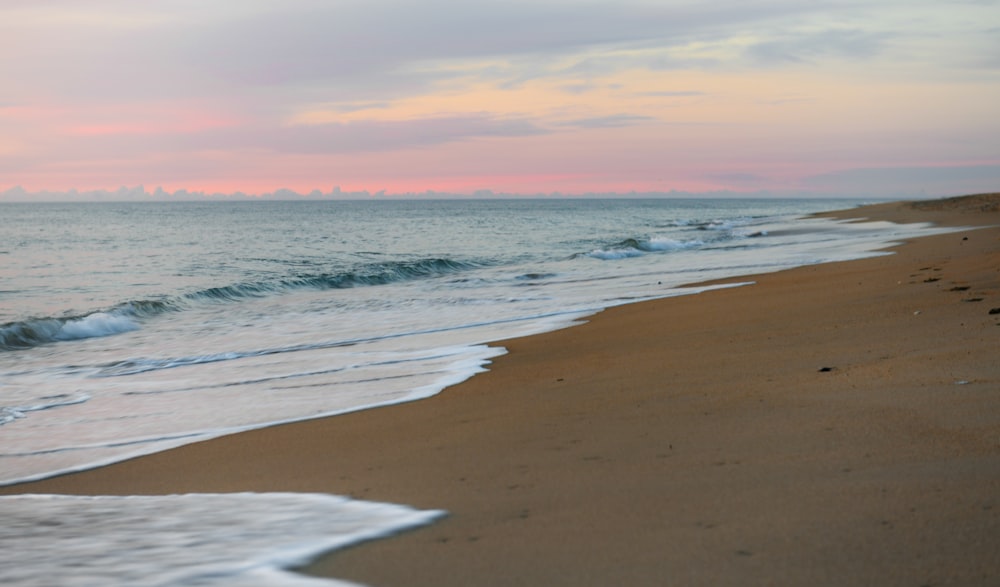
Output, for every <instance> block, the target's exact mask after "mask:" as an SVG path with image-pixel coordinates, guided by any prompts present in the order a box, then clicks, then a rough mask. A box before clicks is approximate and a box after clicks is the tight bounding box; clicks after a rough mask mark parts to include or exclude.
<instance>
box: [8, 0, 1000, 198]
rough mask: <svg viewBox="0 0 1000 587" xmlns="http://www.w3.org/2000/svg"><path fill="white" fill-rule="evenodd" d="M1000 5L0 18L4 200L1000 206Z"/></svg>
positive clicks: (144, 11) (306, 2)
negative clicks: (867, 201) (948, 199)
mask: <svg viewBox="0 0 1000 587" xmlns="http://www.w3.org/2000/svg"><path fill="white" fill-rule="evenodd" d="M998 105H1000V0H932V1H928V0H899V1H896V0H859V1H847V0H844V1H841V0H810V1H809V2H803V1H802V0H713V1H712V2H707V1H701V2H691V1H686V0H655V1H654V0H613V1H606V0H597V1H588V0H530V1H524V0H421V1H419V2H411V1H404V0H213V1H211V2H206V1H204V0H171V1H163V0H144V1H142V2H136V1H134V0H0V193H2V192H3V191H4V190H11V189H12V188H15V187H19V188H22V189H23V190H27V191H28V192H37V191H46V190H48V191H66V190H114V189H117V188H118V187H119V186H145V187H144V189H145V190H148V191H152V190H153V189H155V188H156V187H160V188H163V189H165V190H167V191H168V192H170V191H176V190H194V191H203V192H218V193H230V192H237V191H239V192H245V193H250V194H259V193H265V192H271V191H274V190H278V189H279V188H287V189H291V190H296V191H299V192H302V193H305V192H309V191H311V190H319V191H320V192H323V193H326V192H331V191H333V190H334V188H335V187H336V188H339V189H341V190H344V191H361V190H368V191H372V192H375V191H380V190H384V191H386V192H388V193H390V194H391V193H420V192H425V191H437V192H449V193H473V192H475V191H477V190H492V191H494V192H498V193H513V194H534V193H554V192H559V193H565V194H582V193H609V192H615V193H629V192H668V191H671V190H675V191H682V192H694V193H697V192H715V191H732V192H747V193H754V192H769V193H789V194H803V195H808V194H834V195H864V196H869V195H874V196H896V195H903V196H915V197H917V196H923V195H956V194H961V193H971V192H981V191H996V190H1000V106H998Z"/></svg>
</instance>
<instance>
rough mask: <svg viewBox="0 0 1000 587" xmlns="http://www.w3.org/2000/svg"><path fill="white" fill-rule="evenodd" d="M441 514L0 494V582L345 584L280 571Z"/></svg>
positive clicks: (337, 501)
mask: <svg viewBox="0 0 1000 587" xmlns="http://www.w3.org/2000/svg"><path fill="white" fill-rule="evenodd" d="M442 515H443V512H440V511H430V510H427V511H421V510H415V509H413V508H409V507H406V506H400V505H391V504H384V503H376V502H366V501H357V500H351V499H348V498H346V497H338V496H332V495H323V494H296V493H236V494H187V495H169V496H129V497H109V496H101V497H81V496H65V495H21V496H7V497H0V520H3V523H2V524H0V584H2V585H5V586H7V587H40V586H43V585H59V586H61V587H77V586H79V587H83V586H91V585H101V586H102V587H117V586H121V587H126V586H127V587H132V586H134V585H143V586H148V587H173V586H178V587H179V586H181V585H194V584H197V585H204V586H206V587H216V586H222V585H240V586H248V585H249V586H254V587H271V586H279V585H280V586H282V587H288V586H295V587H299V586H302V587H307V586H310V587H320V586H336V585H340V586H345V585H349V583H345V582H343V581H334V580H325V579H314V578H309V577H306V576H304V575H298V574H295V573H292V572H289V571H288V570H287V569H291V568H295V567H298V566H301V565H304V564H306V563H308V562H310V561H311V560H313V559H314V558H316V557H318V556H319V555H321V554H323V553H326V552H329V551H331V550H334V549H338V548H343V547H345V546H348V545H352V544H356V543H358V542H361V541H365V540H372V539H375V538H380V537H384V536H387V535H390V534H393V533H397V532H400V531H402V530H405V529H409V528H414V527H417V526H421V525H425V524H429V523H431V522H432V521H434V520H435V519H437V518H439V517H440V516H442Z"/></svg>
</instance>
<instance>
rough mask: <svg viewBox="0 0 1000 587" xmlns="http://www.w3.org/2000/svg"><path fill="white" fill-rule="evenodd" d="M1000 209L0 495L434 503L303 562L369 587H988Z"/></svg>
mask: <svg viewBox="0 0 1000 587" xmlns="http://www.w3.org/2000/svg"><path fill="white" fill-rule="evenodd" d="M998 204H1000V195H996V194H995V195H992V196H979V197H975V198H965V199H961V200H945V201H935V202H922V203H918V204H915V205H907V204H890V205H881V206H875V207H871V208H865V209H858V210H851V211H847V212H845V213H841V214H840V216H841V217H852V218H853V217H858V216H865V217H870V218H886V219H895V220H899V221H906V222H910V221H925V222H927V221H933V222H938V223H942V224H952V225H977V226H983V228H979V229H977V230H972V231H967V232H961V233H952V234H946V235H942V236H933V237H925V238H921V239H917V240H915V241H913V242H911V243H907V244H905V245H903V246H900V247H898V248H896V249H895V251H896V254H894V255H889V256H883V257H877V258H872V259H866V260H860V261H851V262H846V263H835V264H828V265H819V266H811V267H804V268H799V269H794V270H790V271H784V272H781V273H775V274H768V275H762V276H759V277H756V278H754V279H755V280H756V282H757V283H756V285H752V286H746V287H741V288H733V289H724V290H717V291H712V292H708V293H703V294H699V295H693V296H684V297H680V298H670V299H664V300H659V301H654V302H646V303H641V304H634V305H629V306H623V307H618V308H614V309H611V310H608V311H605V312H603V313H601V314H599V315H597V316H595V317H593V318H592V319H591V320H589V322H588V323H587V324H585V325H583V326H579V327H575V328H571V329H567V330H562V331H558V332H552V333H548V334H543V335H539V336H533V337H529V338H524V339H518V340H513V341H508V342H506V343H504V346H505V347H507V348H508V349H509V351H510V352H509V354H508V355H505V356H503V357H500V358H498V359H496V360H495V361H494V364H493V365H492V366H491V370H490V372H488V373H485V374H482V375H478V376H476V377H474V378H472V379H471V380H469V381H467V382H465V383H463V384H461V385H458V386H455V387H453V388H450V389H448V390H446V391H445V392H443V393H442V394H440V395H438V396H436V397H434V398H431V399H427V400H423V401H420V402H415V403H412V404H405V405H399V406H394V407H388V408H379V409H376V410H370V411H365V412H360V413H355V414H349V415H345V416H338V417H335V418H329V419H322V420H316V421H312V422H305V423H298V424H292V425H286V426H278V427H273V428H268V429H264V430H258V431H254V432H248V433H244V434H238V435H234V436H229V437H225V438H220V439H216V440H212V441H208V442H204V443H200V444H194V445H189V446H186V447H182V448H179V449H176V450H171V451H167V452H164V453H160V454H156V455H152V456H149V457H143V458H139V459H135V460H132V461H128V462H124V463H120V464H117V465H112V466H109V467H104V468H101V469H97V470H93V471H88V472H83V473H78V474H73V475H67V476H62V477H58V478H54V479H49V480H46V481H42V482H37V483H31V484H24V485H20V486H12V487H6V488H0V491H2V492H3V493H17V492H51V493H83V494H90V493H98V494H101V493H103V494H143V493H177V492H195V491H197V492H225V491H319V492H327V493H334V494H345V495H352V496H355V497H359V498H365V499H372V500H378V501H389V502H395V503H404V504H409V505H412V506H415V507H418V508H431V509H445V510H448V511H449V512H450V516H449V517H448V518H446V519H444V520H443V521H441V522H438V523H436V524H434V525H432V526H430V527H427V528H423V529H419V530H415V531H411V532H407V533H404V534H402V535H399V536H396V537H394V538H391V539H387V540H381V541H377V542H373V543H368V544H364V545H360V546H357V547H355V548H352V549H349V550H346V551H343V552H338V553H334V554H333V555H331V556H328V557H326V558H324V559H322V560H320V561H318V562H317V563H316V564H314V565H312V566H311V567H310V568H309V569H307V570H308V571H309V572H312V573H316V574H320V575H328V576H336V577H340V578H345V579H349V580H355V581H360V582H363V583H367V584H371V585H377V586H380V587H392V586H421V585H427V586H430V585H433V586H438V587H440V586H446V587H447V586H451V585H462V586H470V585H475V586H485V585H531V586H543V585H545V586H552V585H574V586H578V585H651V586H652V585H657V586H658V585H713V586H716V585H880V586H881V585H907V586H914V587H916V586H920V585H1000V228H997V227H996V226H987V225H998V224H1000V212H998ZM733 281H734V282H735V281H745V280H733ZM994 308H997V313H991V310H992V309H994Z"/></svg>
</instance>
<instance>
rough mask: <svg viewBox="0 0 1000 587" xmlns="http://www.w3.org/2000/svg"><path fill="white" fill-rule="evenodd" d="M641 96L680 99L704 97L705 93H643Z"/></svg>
mask: <svg viewBox="0 0 1000 587" xmlns="http://www.w3.org/2000/svg"><path fill="white" fill-rule="evenodd" d="M639 95H640V96H651V97H654V98H679V97H686V96H704V95H706V94H705V92H699V91H697V90H681V91H665V92H641V93H640V94H639Z"/></svg>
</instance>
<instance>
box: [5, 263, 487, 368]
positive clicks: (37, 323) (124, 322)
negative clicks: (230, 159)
mask: <svg viewBox="0 0 1000 587" xmlns="http://www.w3.org/2000/svg"><path fill="white" fill-rule="evenodd" d="M483 266H484V264H482V263H475V262H469V261H457V260H453V259H438V258H432V259H419V260H414V261H397V262H383V263H372V264H367V265H363V266H361V267H358V268H356V269H355V270H353V271H345V272H340V273H320V274H306V275H292V276H289V277H282V278H273V279H264V280H260V281H253V282H245V283H237V284H233V285H227V286H222V287H211V288H207V289H202V290H199V291H195V292H191V293H187V294H183V295H180V296H176V297H167V298H165V299H163V300H132V301H128V302H124V303H122V304H118V305H117V306H114V307H111V308H108V309H104V310H99V311H95V312H90V313H87V314H81V315H74V316H62V317H45V318H29V319H27V320H22V321H18V322H8V323H7V324H3V325H0V351H14V350H24V349H30V348H33V347H36V346H40V345H43V344H49V343H54V342H63V341H70V340H80V339H85V338H96V337H101V336H111V335H114V334H121V333H124V332H130V331H133V330H138V329H139V328H140V327H141V321H142V320H143V319H148V318H152V317H155V316H159V315H161V314H166V313H170V312H177V311H181V310H183V309H185V308H187V307H190V306H191V305H193V304H199V303H220V302H239V301H242V300H247V299H251V298H260V297H265V296H272V295H280V294H283V293H290V292H292V291H296V290H302V289H314V290H329V289H347V288H352V287H365V286H376V285H386V284H389V283H395V282H400V281H409V280H414V279H425V278H432V277H438V276H443V275H448V274H452V273H457V272H461V271H467V270H471V269H476V268H479V267H483Z"/></svg>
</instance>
